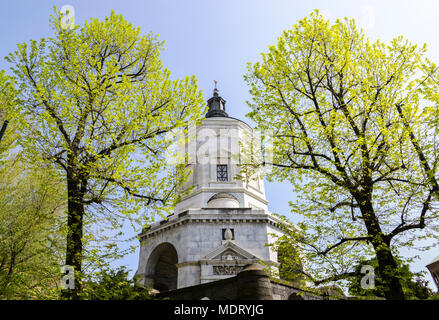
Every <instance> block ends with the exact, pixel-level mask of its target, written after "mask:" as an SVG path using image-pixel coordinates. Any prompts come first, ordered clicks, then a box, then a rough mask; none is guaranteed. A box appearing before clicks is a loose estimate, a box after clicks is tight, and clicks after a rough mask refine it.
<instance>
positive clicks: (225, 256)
mask: <svg viewBox="0 0 439 320" xmlns="http://www.w3.org/2000/svg"><path fill="white" fill-rule="evenodd" d="M200 260H201V261H212V260H214V261H218V260H221V261H224V262H227V261H236V260H252V261H254V260H261V259H260V258H259V257H257V256H256V255H254V254H253V253H251V252H249V251H248V250H245V249H243V248H241V247H240V246H238V245H237V244H236V243H234V241H225V242H224V243H223V244H222V245H220V246H219V247H217V248H215V249H214V250H213V251H211V252H210V253H208V254H207V255H206V256H204V257H203V258H202V259H200Z"/></svg>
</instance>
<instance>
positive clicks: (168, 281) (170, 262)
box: [146, 243, 178, 292]
mask: <svg viewBox="0 0 439 320" xmlns="http://www.w3.org/2000/svg"><path fill="white" fill-rule="evenodd" d="M177 263H178V255H177V250H175V247H174V246H173V245H172V244H170V243H162V244H160V245H158V246H157V247H156V248H155V249H154V250H153V251H152V252H151V255H150V256H149V259H148V263H147V265H146V274H147V276H148V278H150V279H152V282H153V288H154V289H157V290H158V291H160V292H163V291H168V290H174V289H177V275H178V270H177V266H176V265H177Z"/></svg>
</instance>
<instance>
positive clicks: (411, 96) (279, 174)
mask: <svg viewBox="0 0 439 320" xmlns="http://www.w3.org/2000/svg"><path fill="white" fill-rule="evenodd" d="M425 53H426V47H425V46H423V47H421V48H418V47H417V46H416V45H413V44H411V43H409V42H408V41H407V40H405V39H403V38H402V37H398V38H396V39H394V40H392V41H391V42H390V43H389V44H385V43H383V42H381V41H379V40H377V41H374V42H371V41H370V40H369V39H367V37H366V36H365V35H364V34H363V32H362V31H361V30H358V29H357V27H356V25H355V21H353V20H348V19H345V20H343V21H341V20H337V21H336V22H335V23H334V24H331V23H330V22H329V21H327V20H325V19H324V18H323V17H322V16H321V15H320V14H319V13H318V11H316V12H313V13H312V14H311V15H310V16H309V17H306V18H304V19H302V20H300V21H298V23H297V24H296V25H294V27H293V29H292V30H289V31H284V32H283V35H282V37H280V38H279V40H278V43H277V45H276V46H270V47H269V49H268V53H262V61H260V62H256V63H254V64H249V65H248V72H247V74H246V75H245V80H246V82H247V83H248V84H249V86H250V88H251V89H250V93H251V95H252V101H251V102H249V106H250V107H251V109H252V111H251V112H250V113H249V116H250V118H251V119H253V120H254V121H255V122H256V123H257V125H258V127H259V128H260V129H261V130H262V131H264V130H268V129H272V130H274V137H273V142H274V145H273V161H267V162H262V163H259V164H253V166H255V165H270V166H271V167H272V172H271V174H270V175H269V178H270V179H278V180H281V181H290V182H291V183H292V184H293V186H294V188H295V191H296V192H297V195H298V200H297V202H296V203H291V206H292V212H293V213H297V214H300V215H302V217H303V221H302V222H301V223H300V224H299V226H300V227H301V232H300V235H299V233H298V232H295V231H294V232H289V233H288V232H287V233H288V234H287V236H285V237H281V239H280V241H296V242H297V244H298V245H300V246H301V247H302V248H303V250H304V252H306V257H307V259H308V261H309V263H310V264H311V265H312V267H311V266H310V268H309V270H308V272H304V273H305V274H306V276H307V278H308V280H312V281H314V283H317V284H321V283H324V282H328V281H339V282H340V280H342V279H346V278H348V277H354V276H355V274H356V273H355V270H354V268H353V266H355V265H357V264H358V261H360V259H361V258H365V257H366V258H372V257H374V256H376V258H377V262H378V263H377V271H378V272H379V273H380V275H381V279H382V281H383V284H384V287H385V288H384V292H385V297H386V298H387V299H404V297H405V296H404V291H403V287H402V284H401V281H400V276H399V269H398V265H397V261H396V259H395V254H397V252H398V249H400V248H403V247H407V246H409V247H411V246H413V245H414V243H415V242H416V241H417V240H421V239H428V238H431V239H434V238H435V237H436V238H437V232H438V224H437V221H438V220H437V218H438V214H437V210H436V209H435V206H436V204H437V200H438V199H439V193H438V192H437V190H439V189H438V188H437V180H436V179H437V164H438V160H439V158H438V152H437V150H438V149H437V147H438V145H437V139H436V136H437V129H438V126H437V123H438V122H437V119H438V118H437V101H438V100H437V94H436V93H435V92H437V90H436V91H434V90H435V89H437V84H436V87H435V86H434V81H433V80H432V79H433V74H434V71H437V68H436V67H435V65H434V64H432V63H431V62H430V61H429V60H428V59H427V58H426V57H425ZM435 99H436V100H435ZM435 121H436V122H435Z"/></svg>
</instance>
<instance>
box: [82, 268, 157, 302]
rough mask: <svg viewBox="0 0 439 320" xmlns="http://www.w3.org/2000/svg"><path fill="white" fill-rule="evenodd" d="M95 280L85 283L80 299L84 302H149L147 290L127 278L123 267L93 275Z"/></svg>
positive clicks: (149, 296) (150, 296)
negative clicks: (84, 300)
mask: <svg viewBox="0 0 439 320" xmlns="http://www.w3.org/2000/svg"><path fill="white" fill-rule="evenodd" d="M95 278H96V279H95V280H90V281H87V282H86V283H85V284H84V290H83V293H82V294H81V299H86V300H150V299H153V296H152V295H151V293H150V291H149V290H148V289H147V288H143V287H140V286H138V285H137V284H136V282H135V280H134V279H129V278H128V271H127V270H126V269H125V267H121V268H119V269H116V270H112V269H103V270H100V272H98V273H97V274H96V275H95Z"/></svg>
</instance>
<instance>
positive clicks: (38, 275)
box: [0, 154, 66, 299]
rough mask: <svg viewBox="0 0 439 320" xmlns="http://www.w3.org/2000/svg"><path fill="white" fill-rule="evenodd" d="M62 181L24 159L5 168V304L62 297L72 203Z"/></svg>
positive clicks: (1, 257)
mask: <svg viewBox="0 0 439 320" xmlns="http://www.w3.org/2000/svg"><path fill="white" fill-rule="evenodd" d="M2 156H4V154H2ZM58 180H59V179H57V176H56V175H54V173H53V172H51V170H50V169H48V168H35V167H33V168H32V167H31V166H29V164H26V163H25V162H24V161H23V159H22V158H21V157H20V155H16V156H14V157H12V158H11V159H10V160H9V161H7V162H6V164H4V165H3V166H2V167H1V168H0V298H1V299H56V298H58V296H59V288H58V287H59V279H60V277H59V275H60V273H59V272H60V265H61V264H62V259H63V257H64V255H63V254H62V251H63V250H62V248H63V236H65V234H64V228H63V224H62V221H61V219H62V218H63V217H64V215H63V213H64V209H65V203H66V201H65V199H64V197H63V191H64V189H63V185H62V184H60V181H58Z"/></svg>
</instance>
